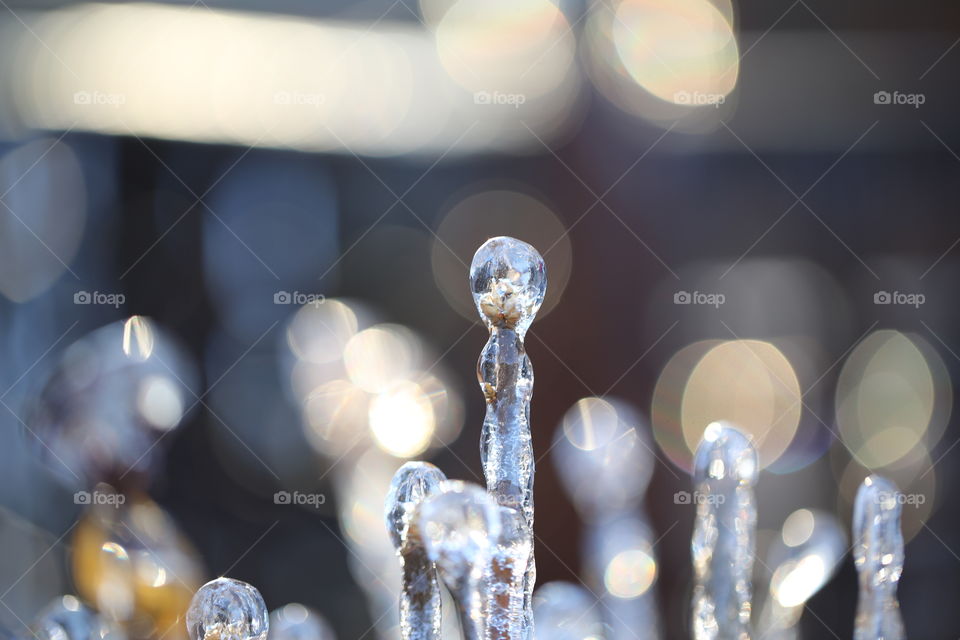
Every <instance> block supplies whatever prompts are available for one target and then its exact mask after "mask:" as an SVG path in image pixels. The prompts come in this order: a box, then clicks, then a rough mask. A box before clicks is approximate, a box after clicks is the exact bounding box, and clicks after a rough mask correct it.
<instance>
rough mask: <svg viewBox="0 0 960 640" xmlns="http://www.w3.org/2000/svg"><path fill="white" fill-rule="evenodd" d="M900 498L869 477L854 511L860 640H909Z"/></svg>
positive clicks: (888, 484)
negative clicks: (901, 590) (900, 589)
mask: <svg viewBox="0 0 960 640" xmlns="http://www.w3.org/2000/svg"><path fill="white" fill-rule="evenodd" d="M900 495H901V494H900V492H899V491H897V487H896V485H894V484H893V482H891V481H890V480H887V479H886V478H882V477H880V476H877V475H871V476H868V477H867V478H866V479H865V480H864V481H863V484H862V485H860V489H859V490H858V491H857V498H856V501H855V502H854V505H853V536H854V540H855V542H854V546H853V559H854V563H855V564H856V566H857V572H858V573H859V574H860V598H859V600H858V602H857V618H856V623H855V628H854V632H853V638H854V640H903V639H904V638H905V637H906V635H905V633H904V630H903V620H902V619H901V617H900V603H899V602H897V582H899V580H900V574H901V573H902V572H903V534H902V533H901V531H900V508H901V506H900V505H901V500H900Z"/></svg>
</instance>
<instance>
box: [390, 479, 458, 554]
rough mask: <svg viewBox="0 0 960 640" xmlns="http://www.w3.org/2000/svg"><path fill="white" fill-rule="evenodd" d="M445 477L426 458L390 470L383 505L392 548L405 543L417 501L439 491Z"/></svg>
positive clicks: (414, 515)
mask: <svg viewBox="0 0 960 640" xmlns="http://www.w3.org/2000/svg"><path fill="white" fill-rule="evenodd" d="M446 479H447V477H446V476H445V475H444V474H443V472H442V471H440V469H438V468H437V467H435V466H434V465H432V464H430V463H429V462H419V461H414V462H407V463H404V465H403V466H401V467H400V468H399V469H397V472H396V473H395V474H393V480H391V481H390V490H389V491H388V492H387V499H386V504H385V505H384V507H385V508H384V511H385V514H384V515H385V518H386V522H387V532H388V533H389V534H390V540H391V541H392V542H393V546H394V548H395V549H400V548H402V547H404V546H406V545H407V544H408V543H409V540H408V535H409V531H410V526H411V525H413V524H415V522H414V518H415V517H416V511H417V508H418V507H419V505H420V503H421V502H423V501H424V500H425V499H427V498H428V497H430V496H432V495H434V494H436V493H439V492H440V486H441V484H442V483H443V482H444V481H445V480H446Z"/></svg>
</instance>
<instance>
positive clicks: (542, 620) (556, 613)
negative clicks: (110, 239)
mask: <svg viewBox="0 0 960 640" xmlns="http://www.w3.org/2000/svg"><path fill="white" fill-rule="evenodd" d="M533 616H534V619H535V620H536V624H537V627H536V628H537V634H536V635H537V640H599V639H600V638H603V623H602V622H601V621H600V611H599V608H598V607H597V600H596V598H594V597H593V594H591V593H590V592H589V591H587V590H586V589H584V588H583V587H581V586H579V585H576V584H574V583H572V582H563V581H560V580H557V581H554V582H548V583H546V584H543V585H540V588H539V589H537V590H536V592H535V593H534V594H533Z"/></svg>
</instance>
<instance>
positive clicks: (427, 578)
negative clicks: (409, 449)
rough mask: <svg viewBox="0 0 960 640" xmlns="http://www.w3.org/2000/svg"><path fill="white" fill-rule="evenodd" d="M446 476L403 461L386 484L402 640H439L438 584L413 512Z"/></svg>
mask: <svg viewBox="0 0 960 640" xmlns="http://www.w3.org/2000/svg"><path fill="white" fill-rule="evenodd" d="M444 480H446V476H444V475H443V472H442V471H440V469H438V468H436V467H435V466H433V465H432V464H430V463H429V462H407V463H406V464H404V465H403V466H402V467H400V468H399V469H398V470H397V472H396V473H395V474H394V476H393V481H392V482H391V483H390V491H389V492H388V493H387V500H386V505H385V511H386V514H385V515H386V521H387V532H388V533H389V534H390V540H391V541H392V542H393V546H394V548H395V549H396V550H397V557H398V558H399V559H400V566H401V568H402V570H403V582H402V586H401V592H400V634H401V636H402V637H403V640H440V630H441V622H442V620H441V617H440V601H441V593H440V583H439V581H438V580H437V570H436V567H434V565H433V562H432V561H431V560H430V558H429V557H427V549H426V547H425V546H424V544H423V537H422V536H421V534H420V529H419V525H418V523H417V520H416V516H417V510H418V509H419V507H420V503H421V502H423V500H424V499H426V498H428V497H430V496H431V495H434V494H436V493H439V492H440V484H441V483H442V482H443V481H444Z"/></svg>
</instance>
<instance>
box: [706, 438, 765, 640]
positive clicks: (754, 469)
mask: <svg viewBox="0 0 960 640" xmlns="http://www.w3.org/2000/svg"><path fill="white" fill-rule="evenodd" d="M758 471H759V469H758V463H757V452H756V449H754V447H753V445H752V444H751V443H750V440H748V439H747V437H746V436H744V435H743V434H742V433H741V432H740V431H738V430H736V429H735V428H733V427H731V426H728V425H725V424H722V423H718V422H713V423H711V424H710V425H709V426H708V427H707V428H706V430H705V431H704V433H703V440H701V442H700V445H699V446H698V447H697V453H696V456H695V458H694V496H695V497H696V503H697V515H696V519H695V521H694V525H693V539H692V540H691V543H690V551H691V555H692V557H693V572H694V587H693V601H692V621H691V626H692V627H693V637H694V639H695V640H748V639H749V638H750V636H751V633H750V611H751V607H752V601H751V600H752V582H751V579H752V575H751V574H752V571H753V553H754V545H755V538H756V526H757V505H756V498H755V497H754V492H753V486H754V484H756V481H757V473H758Z"/></svg>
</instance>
